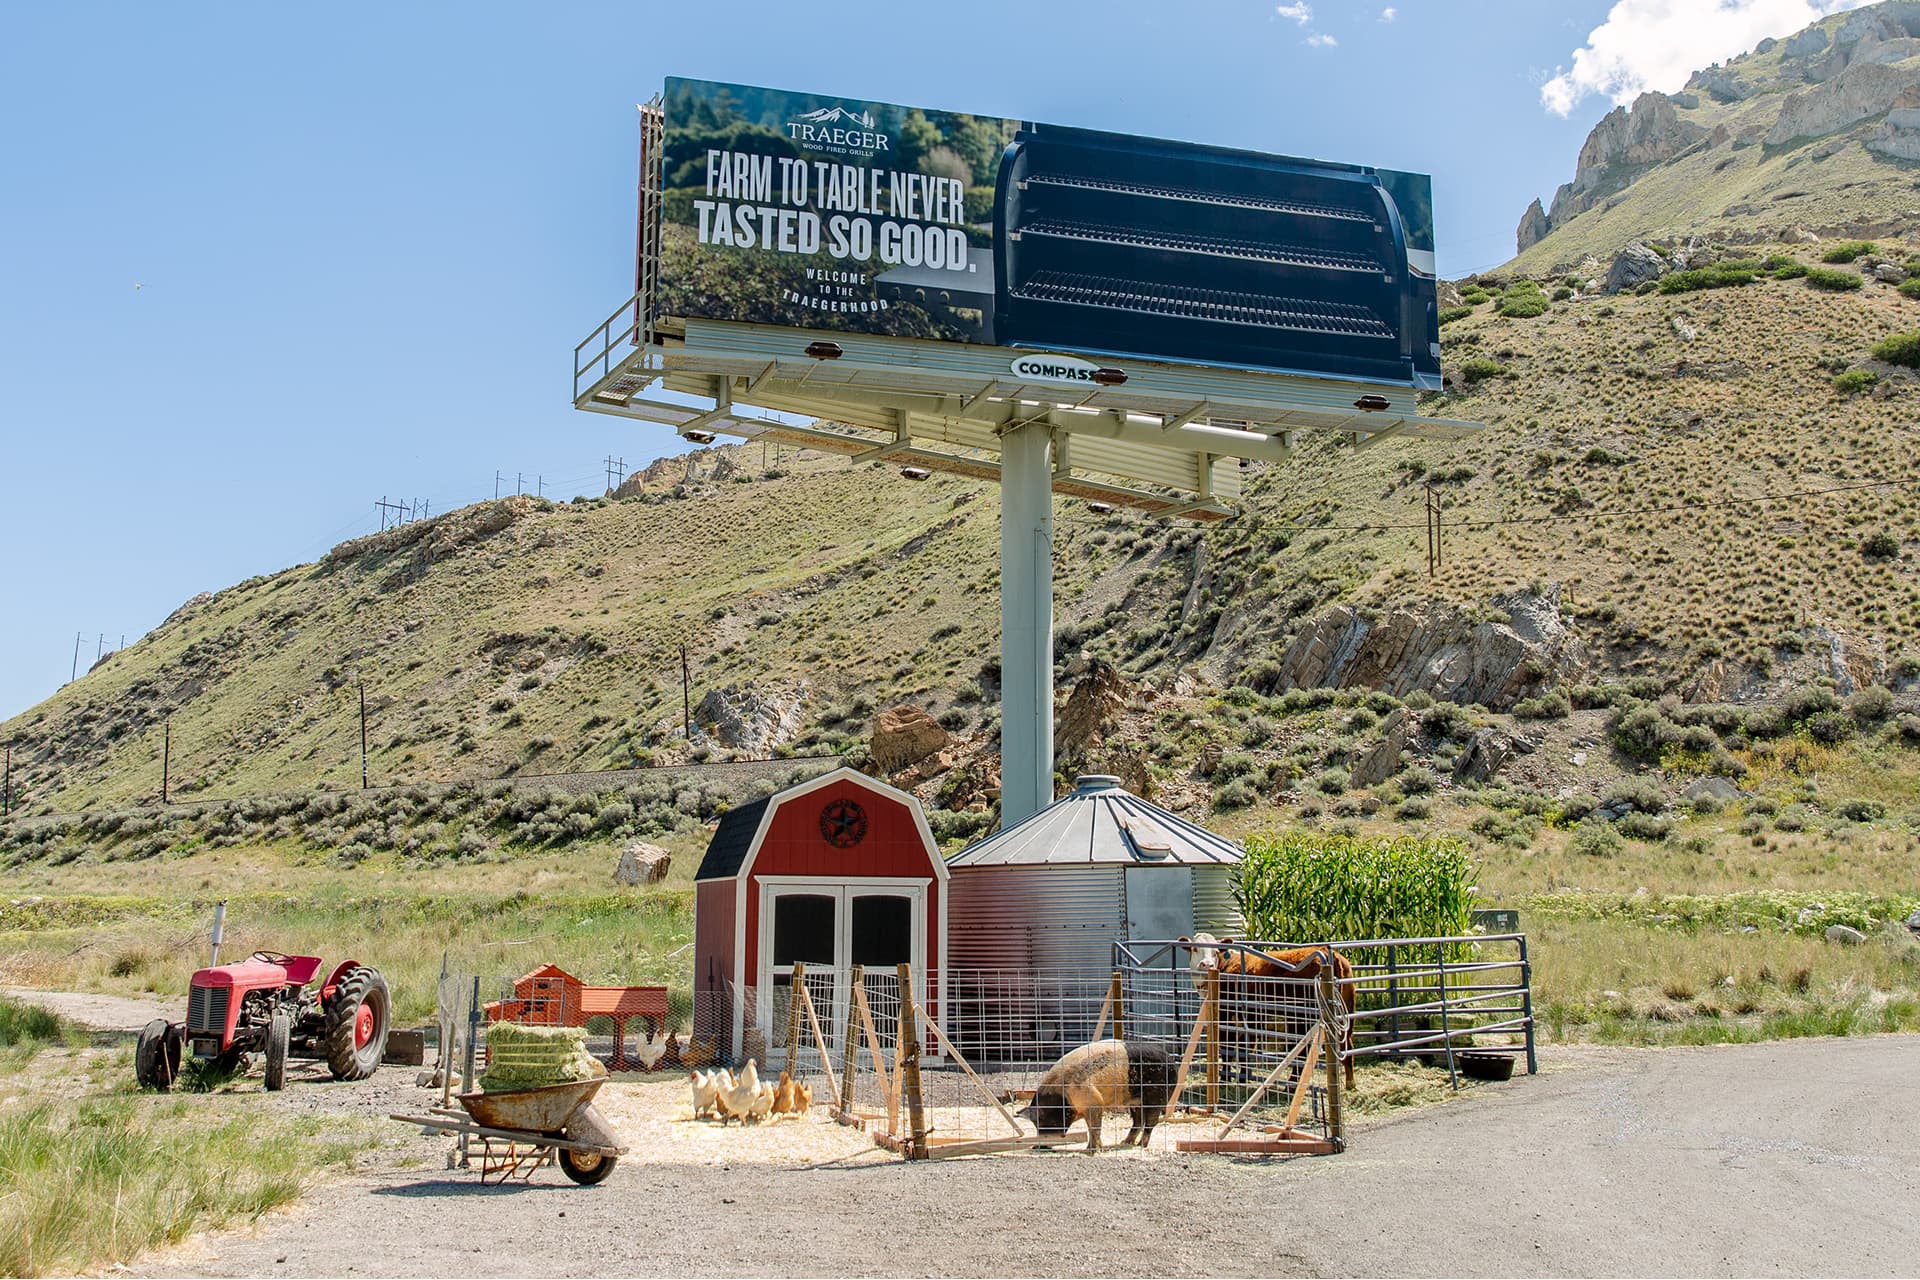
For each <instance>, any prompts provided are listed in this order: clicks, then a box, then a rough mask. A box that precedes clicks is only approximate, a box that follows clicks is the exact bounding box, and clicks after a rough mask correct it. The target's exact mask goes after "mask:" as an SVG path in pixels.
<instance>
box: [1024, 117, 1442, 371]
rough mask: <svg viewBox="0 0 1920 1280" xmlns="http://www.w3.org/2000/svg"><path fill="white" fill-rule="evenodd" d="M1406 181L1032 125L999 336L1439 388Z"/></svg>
mask: <svg viewBox="0 0 1920 1280" xmlns="http://www.w3.org/2000/svg"><path fill="white" fill-rule="evenodd" d="M1394 176H1396V175H1390V174H1384V175H1383V172H1382V171H1377V170H1374V169H1370V168H1362V167H1358V166H1353V165H1341V164H1329V163H1325V162H1321V161H1315V160H1296V159H1290V158H1285V157H1278V156H1269V155H1260V154H1257V153H1253V152H1244V151H1233V150H1228V149H1225V148H1219V147H1203V146H1193V145H1188V144H1183V143H1176V142H1160V141H1148V140H1143V139H1139V138H1134V137H1127V136H1123V135H1119V134H1108V133H1098V132H1093V131H1090V130H1084V129H1064V128H1056V127H1052V126H1046V125H1030V126H1028V127H1027V128H1024V129H1022V130H1021V131H1020V133H1019V135H1018V136H1017V137H1016V138H1015V140H1014V142H1013V143H1012V145H1010V146H1009V147H1008V148H1007V151H1006V154H1005V157H1004V159H1003V160H1002V162H1001V165H1000V173H999V180H998V190H997V195H996V200H995V213H994V219H995V221H994V244H995V246H996V249H995V252H996V253H997V254H998V262H997V264H996V267H997V269H996V271H995V273H994V274H995V278H996V280H997V281H998V293H997V296H996V299H995V307H994V340H995V341H996V342H998V343H1000V344H1001V345H1003V346H1022V347H1045V348H1066V349H1069V350H1081V351H1092V352H1103V353H1104V352H1117V353H1125V352H1140V351H1150V352H1154V353H1156V354H1160V355H1162V356H1167V357H1172V358H1176V359H1191V360H1196V361H1206V362H1215V363H1237V364H1244V365H1249V366H1254V367H1258V368H1268V369H1293V368H1305V369H1315V370H1321V371H1325V372H1329V373H1337V374H1348V375H1352V376H1354V377H1360V378H1382V379H1390V380H1392V381H1395V382H1401V383H1406V382H1412V383H1414V384H1415V385H1417V386H1422V387H1427V386H1431V387H1438V386H1439V385H1440V359H1439V320H1438V314H1437V310H1436V294H1435V281H1434V276H1433V263H1432V261H1431V258H1432V254H1431V253H1430V252H1427V253H1419V252H1413V253H1410V251H1409V247H1408V240H1409V228H1408V227H1407V226H1406V224H1405V222H1404V220H1403V212H1402V210H1401V208H1400V204H1399V202H1397V201H1396V200H1395V199H1394V196H1393V193H1392V191H1391V190H1390V189H1389V186H1388V185H1387V182H1388V180H1390V179H1391V178H1392V177H1394ZM1409 203H1412V204H1417V205H1418V206H1419V207H1418V208H1417V209H1414V210H1411V211H1410V213H1411V216H1417V217H1420V218H1430V217H1431V213H1430V206H1428V205H1427V204H1426V203H1425V202H1424V201H1417V200H1416V201H1409ZM1423 259H1424V261H1423Z"/></svg>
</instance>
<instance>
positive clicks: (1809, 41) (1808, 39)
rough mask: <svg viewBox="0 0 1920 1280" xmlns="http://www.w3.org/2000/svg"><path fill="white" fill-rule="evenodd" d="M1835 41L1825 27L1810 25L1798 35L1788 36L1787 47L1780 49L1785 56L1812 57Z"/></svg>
mask: <svg viewBox="0 0 1920 1280" xmlns="http://www.w3.org/2000/svg"><path fill="white" fill-rule="evenodd" d="M1831 43H1833V41H1832V39H1831V38H1830V37H1829V36H1828V35H1827V32H1826V28H1824V27H1808V28H1807V29H1806V30H1805V31H1802V32H1800V33H1798V34H1797V35H1791V36H1788V37H1787V39H1786V44H1785V47H1784V48H1782V49H1781V50H1780V56H1781V57H1783V58H1811V57H1812V56H1813V55H1814V54H1816V53H1819V52H1821V51H1822V50H1824V49H1825V48H1826V47H1827V46H1828V45H1829V44H1831Z"/></svg>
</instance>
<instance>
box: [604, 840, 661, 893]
mask: <svg viewBox="0 0 1920 1280" xmlns="http://www.w3.org/2000/svg"><path fill="white" fill-rule="evenodd" d="M672 866H673V855H672V854H670V853H668V852H667V851H666V850H665V849H662V848H661V847H660V846H659V845H657V844H648V843H647V842H646V841H644V840H636V841H635V842H634V843H632V844H630V845H628V846H627V847H626V849H625V850H624V851H623V852H622V853H621V854H620V865H619V866H618V867H615V868H614V871H613V878H614V881H615V883H617V884H659V883H660V882H661V881H662V880H665V879H666V878H667V871H668V870H669V869H670V868H671V867H672Z"/></svg>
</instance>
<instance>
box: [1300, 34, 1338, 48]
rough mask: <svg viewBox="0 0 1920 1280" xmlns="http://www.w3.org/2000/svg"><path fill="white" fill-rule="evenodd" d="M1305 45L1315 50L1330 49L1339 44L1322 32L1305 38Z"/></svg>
mask: <svg viewBox="0 0 1920 1280" xmlns="http://www.w3.org/2000/svg"><path fill="white" fill-rule="evenodd" d="M1307 43H1308V44H1310V45H1312V46H1313V47H1314V48H1316V49H1331V48H1333V46H1335V45H1337V44H1339V43H1340V42H1339V41H1338V40H1335V39H1334V38H1333V37H1332V36H1330V35H1328V34H1327V33H1326V32H1324V31H1316V32H1314V33H1313V34H1312V35H1310V36H1308V37H1307Z"/></svg>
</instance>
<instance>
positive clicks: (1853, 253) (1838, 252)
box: [1820, 240, 1873, 262]
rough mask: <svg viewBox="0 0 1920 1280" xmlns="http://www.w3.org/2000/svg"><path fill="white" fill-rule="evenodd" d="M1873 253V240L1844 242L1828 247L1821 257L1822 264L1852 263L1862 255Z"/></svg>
mask: <svg viewBox="0 0 1920 1280" xmlns="http://www.w3.org/2000/svg"><path fill="white" fill-rule="evenodd" d="M1872 252H1873V241H1871V240H1843V241H1841V242H1840V243H1839V244H1835V245H1828V246H1827V248H1826V251H1825V252H1823V253H1822V254H1821V255H1820V261H1822V262H1852V261H1853V260H1854V259H1855V258H1858V257H1859V256H1860V255H1862V254H1866V253H1872Z"/></svg>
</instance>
